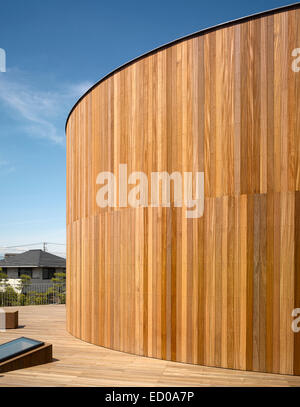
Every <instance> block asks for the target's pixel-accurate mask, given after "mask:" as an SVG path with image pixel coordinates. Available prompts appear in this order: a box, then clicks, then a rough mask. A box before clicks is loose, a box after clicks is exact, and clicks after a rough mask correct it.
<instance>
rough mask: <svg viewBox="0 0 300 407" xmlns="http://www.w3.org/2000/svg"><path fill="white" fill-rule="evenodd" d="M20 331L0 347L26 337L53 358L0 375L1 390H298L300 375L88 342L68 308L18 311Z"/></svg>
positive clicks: (0, 338)
mask: <svg viewBox="0 0 300 407" xmlns="http://www.w3.org/2000/svg"><path fill="white" fill-rule="evenodd" d="M17 309H18V310H19V324H20V325H21V326H23V327H22V328H19V329H13V330H7V331H6V332H0V343H3V342H6V341H8V340H11V339H14V338H17V337H19V336H28V337H30V338H34V339H39V340H42V341H47V342H49V343H52V344H53V357H54V358H55V360H54V361H53V362H52V363H48V364H46V365H41V366H36V367H32V368H28V369H22V370H17V371H14V372H9V373H4V374H1V375H0V386H300V377H295V376H283V375H275V374H263V373H255V372H242V371H235V370H229V369H219V368H210V367H202V366H195V365H188V364H183V363H175V362H167V361H162V360H158V359H150V358H144V357H140V356H134V355H129V354H125V353H121V352H116V351H112V350H109V349H105V348H101V347H98V346H95V345H91V344H88V343H85V342H83V341H81V340H79V339H76V338H74V337H72V336H71V335H70V334H68V333H67V332H66V330H65V318H66V317H65V306H64V305H44V306H42V305H40V306H27V307H19V308H17Z"/></svg>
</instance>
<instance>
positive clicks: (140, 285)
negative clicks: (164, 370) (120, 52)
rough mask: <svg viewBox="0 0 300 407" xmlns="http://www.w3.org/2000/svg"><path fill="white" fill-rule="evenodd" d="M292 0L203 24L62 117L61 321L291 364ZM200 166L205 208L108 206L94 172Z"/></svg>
mask: <svg viewBox="0 0 300 407" xmlns="http://www.w3.org/2000/svg"><path fill="white" fill-rule="evenodd" d="M299 47H300V10H299V9H298V8H297V7H292V8H290V9H287V10H283V11H282V10H279V11H274V12H272V13H270V14H268V15H263V16H258V17H257V16H256V17H255V18H250V19H246V20H242V21H240V22H238V23H236V22H235V23H232V24H228V25H226V26H224V27H219V28H217V29H214V30H211V31H207V32H204V33H199V34H198V35H194V36H193V37H190V38H187V39H183V40H181V41H180V42H177V43H175V44H174V45H172V44H171V45H168V46H166V47H165V48H163V49H160V50H158V51H155V52H153V53H151V54H148V55H146V56H144V57H143V58H140V59H138V60H137V61H133V62H132V63H130V64H129V65H127V66H125V67H124V68H123V69H119V70H118V71H116V72H115V73H113V74H111V75H110V76H109V77H107V78H106V79H105V80H104V81H102V82H100V83H99V84H98V85H97V86H95V87H94V88H93V89H92V90H91V91H90V92H89V93H87V95H86V96H85V97H84V98H83V99H82V100H81V101H80V102H79V103H78V104H77V106H76V107H75V108H74V110H73V111H72V113H71V115H70V117H69V120H68V123H67V242H68V244H67V273H68V274H67V280H68V291H67V329H68V331H69V332H71V333H72V334H73V335H75V336H76V337H78V338H81V339H83V340H84V341H88V342H91V343H94V344H97V345H101V346H105V347H109V348H112V349H116V350H120V351H124V352H130V353H135V354H138V355H145V356H151V357H156V358H163V359H168V360H174V361H181V362H188V363H195V364H202V365H207V366H220V367H225V368H235V369H246V370H255V371H264V372H274V373H284V374H300V333H298V334H295V333H293V331H292V329H291V324H292V321H293V319H294V318H293V317H292V310H293V309H294V308H297V307H300V192H299V189H300V188H299V187H300V138H299V135H300V103H299V97H300V72H299V73H295V72H293V70H292V69H291V66H292V61H293V60H294V59H295V58H294V57H292V55H291V53H292V50H293V49H294V48H299ZM119 163H127V164H128V173H131V172H132V171H144V172H145V173H146V174H148V175H149V177H150V173H151V172H152V171H168V172H169V173H171V172H173V171H180V172H183V171H194V172H195V171H204V174H205V210H204V216H203V217H202V218H199V219H187V218H186V217H185V214H184V213H185V208H176V207H174V206H171V207H170V208H151V207H150V208H137V209H133V208H130V207H128V208H121V209H119V208H105V209H100V208H99V207H98V206H97V204H96V193H97V191H98V189H99V186H98V185H96V176H97V174H98V173H99V172H101V171H111V172H113V173H115V174H117V172H118V166H119Z"/></svg>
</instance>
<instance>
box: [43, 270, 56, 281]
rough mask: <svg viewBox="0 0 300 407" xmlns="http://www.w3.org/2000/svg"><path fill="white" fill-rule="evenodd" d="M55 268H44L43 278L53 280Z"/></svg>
mask: <svg viewBox="0 0 300 407" xmlns="http://www.w3.org/2000/svg"><path fill="white" fill-rule="evenodd" d="M54 273H55V268H52V267H51V268H49V267H48V268H43V280H51V278H53V277H54Z"/></svg>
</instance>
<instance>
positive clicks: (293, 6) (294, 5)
mask: <svg viewBox="0 0 300 407" xmlns="http://www.w3.org/2000/svg"><path fill="white" fill-rule="evenodd" d="M299 7H300V2H297V3H292V4H289V5H287V6H282V7H277V8H274V9H270V10H267V11H261V12H259V13H254V14H250V15H249V16H246V17H241V18H237V19H235V20H230V21H227V22H225V23H220V24H217V25H214V26H212V27H208V28H204V29H203V30H200V31H196V32H194V33H192V34H188V35H186V36H184V37H180V38H177V39H176V40H173V41H171V42H168V43H166V44H164V45H160V46H159V47H157V48H154V49H153V50H151V51H148V52H146V53H145V54H142V55H140V56H138V57H136V58H134V59H131V60H130V61H128V62H125V64H123V65H120V66H119V67H118V68H116V69H114V70H113V71H111V72H109V73H108V74H107V75H105V76H104V77H103V78H101V79H99V81H97V82H96V83H95V84H94V85H92V86H91V87H90V88H89V89H88V90H87V91H86V92H85V93H84V94H83V95H82V96H81V97H80V98H79V99H78V100H77V102H76V103H75V105H74V106H73V107H72V109H71V111H70V113H69V114H68V117H67V120H66V124H65V131H66V130H67V125H68V121H69V118H70V116H71V114H72V113H73V111H74V109H75V108H76V106H77V105H78V104H79V103H80V102H81V100H82V99H84V98H85V96H87V95H88V94H89V93H90V92H91V91H92V90H93V89H94V88H96V87H97V86H98V85H99V84H100V83H101V82H103V81H105V80H106V79H108V78H109V77H110V76H112V75H113V74H115V73H117V72H119V71H121V70H122V69H124V68H126V67H128V66H129V65H131V64H133V63H134V62H137V61H139V60H140V59H142V58H145V57H147V56H150V55H152V54H154V53H156V52H158V51H161V50H163V49H165V48H168V47H170V46H172V45H175V44H178V43H180V42H182V41H184V40H187V39H191V38H194V37H197V36H200V35H204V34H207V33H209V32H211V31H215V30H217V29H220V28H225V27H229V26H231V25H235V24H239V23H243V22H246V21H249V20H254V19H256V18H261V17H266V16H268V15H271V14H276V13H279V12H284V11H288V10H293V9H297V8H299Z"/></svg>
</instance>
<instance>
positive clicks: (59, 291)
mask: <svg viewBox="0 0 300 407" xmlns="http://www.w3.org/2000/svg"><path fill="white" fill-rule="evenodd" d="M52 281H53V287H52V290H51V289H49V290H48V293H49V294H50V293H53V295H54V297H56V298H57V299H58V301H59V303H60V304H65V303H66V273H65V272H59V271H57V272H56V273H54V277H53V278H52Z"/></svg>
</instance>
